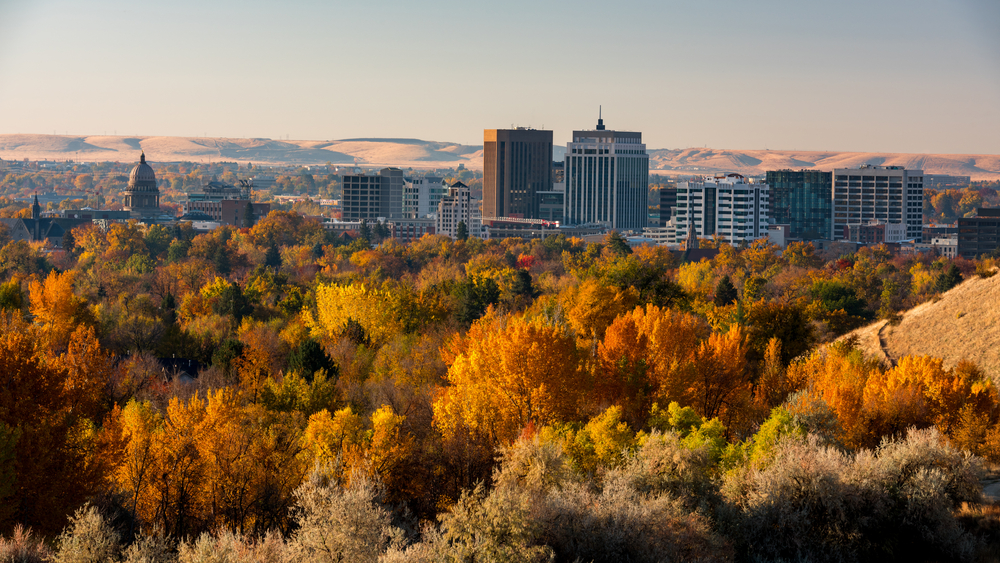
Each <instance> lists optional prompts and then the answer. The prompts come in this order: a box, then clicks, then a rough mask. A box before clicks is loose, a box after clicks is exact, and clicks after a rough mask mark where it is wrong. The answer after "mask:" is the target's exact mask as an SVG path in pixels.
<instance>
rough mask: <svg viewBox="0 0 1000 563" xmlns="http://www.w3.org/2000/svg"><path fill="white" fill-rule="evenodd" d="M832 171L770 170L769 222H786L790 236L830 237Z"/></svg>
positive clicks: (803, 238)
mask: <svg viewBox="0 0 1000 563" xmlns="http://www.w3.org/2000/svg"><path fill="white" fill-rule="evenodd" d="M832 182H833V173H831V172H822V171H820V170H769V171H768V172H767V185H768V187H769V188H770V196H769V200H768V201H769V206H770V207H769V209H768V215H769V217H770V220H771V222H772V223H777V224H781V225H789V226H790V232H789V238H792V239H800V240H817V239H827V238H830V232H831V230H832V229H833V223H832V221H833V196H832V193H831V190H830V188H831V186H832V185H833V184H832Z"/></svg>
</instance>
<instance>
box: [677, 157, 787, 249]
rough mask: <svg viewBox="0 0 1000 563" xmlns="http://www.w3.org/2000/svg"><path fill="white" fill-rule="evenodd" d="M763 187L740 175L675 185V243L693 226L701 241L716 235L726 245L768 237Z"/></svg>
mask: <svg viewBox="0 0 1000 563" xmlns="http://www.w3.org/2000/svg"><path fill="white" fill-rule="evenodd" d="M769 195H770V190H769V187H768V185H767V184H765V183H758V182H754V181H753V180H752V179H747V178H745V177H743V176H742V175H740V174H726V175H724V176H723V175H717V176H705V177H704V179H703V180H702V181H701V182H679V183H678V184H677V207H676V208H675V209H676V215H675V217H674V218H673V223H674V227H675V232H676V236H675V241H674V242H675V243H680V242H681V240H683V239H684V238H686V237H687V233H688V231H689V230H690V228H691V224H692V223H693V224H694V230H695V234H696V235H697V236H699V237H701V238H712V236H713V235H719V236H721V237H722V238H724V239H725V240H726V241H727V242H729V243H730V244H736V243H738V242H741V241H744V240H745V241H751V240H756V239H759V238H761V237H766V236H768V230H767V227H768V214H767V204H768V197H769Z"/></svg>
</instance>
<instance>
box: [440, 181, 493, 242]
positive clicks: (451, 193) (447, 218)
mask: <svg viewBox="0 0 1000 563" xmlns="http://www.w3.org/2000/svg"><path fill="white" fill-rule="evenodd" d="M463 222H464V223H465V227H466V228H467V229H468V230H469V236H470V237H476V238H483V212H482V209H481V208H480V200H478V199H472V190H470V189H469V187H468V186H466V185H465V184H463V183H462V182H455V183H454V184H452V185H451V186H450V187H449V188H448V195H446V196H444V197H442V198H441V201H440V202H438V207H437V224H436V225H435V229H434V230H435V232H436V233H437V234H439V235H446V236H449V237H451V238H455V237H456V236H457V235H458V224H459V223H463Z"/></svg>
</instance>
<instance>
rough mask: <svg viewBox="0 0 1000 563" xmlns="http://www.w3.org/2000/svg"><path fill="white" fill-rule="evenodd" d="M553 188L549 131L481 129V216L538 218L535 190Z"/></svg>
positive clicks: (521, 128) (542, 190) (550, 133)
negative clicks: (482, 130)
mask: <svg viewBox="0 0 1000 563" xmlns="http://www.w3.org/2000/svg"><path fill="white" fill-rule="evenodd" d="M550 190H552V131H543V130H537V129H528V128H523V127H518V128H517V129H486V130H485V131H484V132H483V210H482V212H483V215H484V216H486V217H519V218H527V219H534V218H537V217H538V197H537V193H538V192H545V191H550Z"/></svg>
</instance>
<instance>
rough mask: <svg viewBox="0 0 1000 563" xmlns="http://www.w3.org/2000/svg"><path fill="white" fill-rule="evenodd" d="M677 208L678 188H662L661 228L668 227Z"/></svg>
mask: <svg viewBox="0 0 1000 563" xmlns="http://www.w3.org/2000/svg"><path fill="white" fill-rule="evenodd" d="M676 207H677V186H662V187H660V225H659V226H660V228H664V227H666V226H667V223H669V222H670V218H671V217H673V213H674V208H676Z"/></svg>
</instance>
